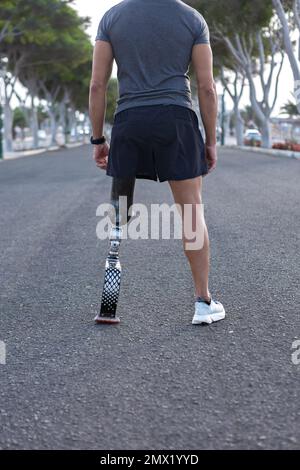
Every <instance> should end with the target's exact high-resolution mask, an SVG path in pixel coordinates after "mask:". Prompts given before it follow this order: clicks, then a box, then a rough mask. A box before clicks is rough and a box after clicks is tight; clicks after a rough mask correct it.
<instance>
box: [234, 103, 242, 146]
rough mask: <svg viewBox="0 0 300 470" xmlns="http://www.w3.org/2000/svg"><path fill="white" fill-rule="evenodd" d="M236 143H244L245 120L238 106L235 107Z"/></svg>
mask: <svg viewBox="0 0 300 470" xmlns="http://www.w3.org/2000/svg"><path fill="white" fill-rule="evenodd" d="M234 117H235V133H236V144H237V145H243V144H244V120H243V118H242V115H241V112H240V110H239V108H238V107H235V109H234Z"/></svg>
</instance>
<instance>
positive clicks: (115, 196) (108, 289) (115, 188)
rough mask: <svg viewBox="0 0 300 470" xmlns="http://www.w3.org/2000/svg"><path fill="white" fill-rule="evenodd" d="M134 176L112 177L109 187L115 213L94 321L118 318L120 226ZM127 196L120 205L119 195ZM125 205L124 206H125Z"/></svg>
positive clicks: (113, 321) (130, 198)
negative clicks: (100, 298) (98, 305)
mask: <svg viewBox="0 0 300 470" xmlns="http://www.w3.org/2000/svg"><path fill="white" fill-rule="evenodd" d="M134 186H135V177H133V178H113V182H112V188H111V204H112V205H113V207H114V210H115V214H114V216H113V217H112V219H113V220H112V224H113V225H112V229H111V233H110V237H109V241H110V248H109V253H108V257H107V258H106V263H105V276H104V286H103V292H102V300H101V308H100V313H99V314H98V315H97V316H96V318H95V322H96V323H108V324H116V323H120V319H119V318H118V317H117V316H116V310H117V304H118V298H119V292H120V285H121V272H122V268H121V263H120V259H119V249H120V244H121V240H122V226H124V225H126V224H127V223H128V222H129V220H130V218H131V215H129V209H130V207H131V205H132V204H133V194H134ZM121 196H123V198H122V199H123V200H125V198H124V197H126V198H127V200H125V201H126V202H127V204H124V207H121V206H120V199H119V198H120V197H121ZM125 206H126V207H125Z"/></svg>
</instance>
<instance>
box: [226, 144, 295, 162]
mask: <svg viewBox="0 0 300 470" xmlns="http://www.w3.org/2000/svg"><path fill="white" fill-rule="evenodd" d="M221 148H222V147H221ZM223 148H228V149H235V150H244V151H247V152H256V153H263V154H265V155H271V156H272V157H284V158H295V159H296V160H299V159H300V152H293V151H291V150H276V149H264V148H259V147H246V146H245V145H224V146H223Z"/></svg>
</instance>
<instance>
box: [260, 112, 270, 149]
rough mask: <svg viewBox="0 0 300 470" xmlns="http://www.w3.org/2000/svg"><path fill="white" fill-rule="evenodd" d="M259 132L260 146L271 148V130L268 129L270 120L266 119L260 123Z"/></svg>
mask: <svg viewBox="0 0 300 470" xmlns="http://www.w3.org/2000/svg"><path fill="white" fill-rule="evenodd" d="M261 133H262V143H261V145H262V147H263V148H267V149H269V148H271V130H270V121H269V120H268V119H266V120H265V121H264V122H263V123H262V125H261Z"/></svg>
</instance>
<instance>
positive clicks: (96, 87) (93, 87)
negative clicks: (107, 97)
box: [90, 81, 107, 95]
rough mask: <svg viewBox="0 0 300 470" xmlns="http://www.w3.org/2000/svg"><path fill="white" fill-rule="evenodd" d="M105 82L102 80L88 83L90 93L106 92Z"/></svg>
mask: <svg viewBox="0 0 300 470" xmlns="http://www.w3.org/2000/svg"><path fill="white" fill-rule="evenodd" d="M106 87H107V84H106V83H104V82H93V81H92V82H91V83H90V93H91V95H98V94H99V93H105V92H106Z"/></svg>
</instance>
